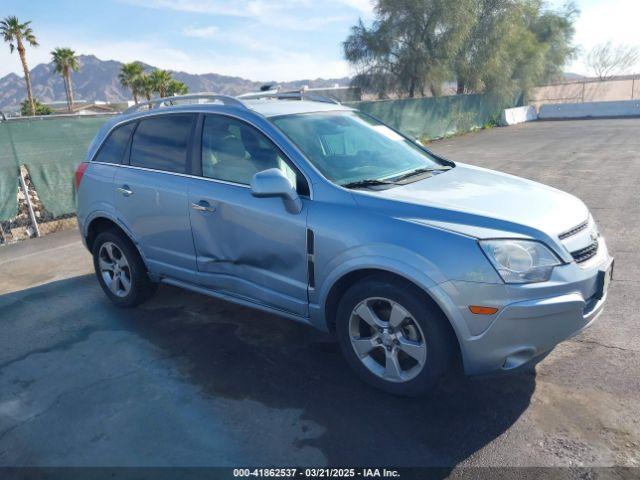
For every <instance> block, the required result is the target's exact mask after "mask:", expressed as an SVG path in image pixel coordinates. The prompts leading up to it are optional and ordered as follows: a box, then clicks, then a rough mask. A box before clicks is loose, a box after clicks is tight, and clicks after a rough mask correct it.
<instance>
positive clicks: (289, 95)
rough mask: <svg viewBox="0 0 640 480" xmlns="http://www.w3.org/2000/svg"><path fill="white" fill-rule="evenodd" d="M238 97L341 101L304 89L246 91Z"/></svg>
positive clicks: (247, 98)
mask: <svg viewBox="0 0 640 480" xmlns="http://www.w3.org/2000/svg"><path fill="white" fill-rule="evenodd" d="M236 98H239V99H242V100H256V99H260V98H274V99H276V100H309V101H312V102H323V103H334V104H336V105H340V102H339V101H338V100H336V99H335V98H331V97H325V96H324V95H316V94H313V93H306V92H305V91H304V90H300V91H294V92H278V91H273V90H271V91H269V90H267V91H265V92H255V93H245V94H243V95H238V96H237V97H236Z"/></svg>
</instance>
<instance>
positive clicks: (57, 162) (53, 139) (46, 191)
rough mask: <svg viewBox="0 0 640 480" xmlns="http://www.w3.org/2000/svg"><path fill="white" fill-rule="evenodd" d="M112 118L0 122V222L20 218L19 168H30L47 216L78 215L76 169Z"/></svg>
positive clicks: (78, 117) (53, 118)
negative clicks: (98, 134) (75, 183)
mask: <svg viewBox="0 0 640 480" xmlns="http://www.w3.org/2000/svg"><path fill="white" fill-rule="evenodd" d="M108 118H109V117H107V116H99V117H82V116H77V117H50V118H47V117H38V118H32V119H20V120H8V121H3V122H0V189H1V190H0V220H8V219H9V218H11V217H13V216H14V215H15V214H16V210H17V201H16V194H17V191H16V189H17V178H18V166H19V165H25V166H26V167H27V170H28V171H29V175H30V177H31V181H32V183H33V187H34V188H35V190H36V192H37V193H38V196H39V198H40V200H41V201H42V203H43V205H44V207H45V208H46V209H47V211H48V212H50V213H51V214H52V215H53V216H54V217H57V216H60V215H64V214H67V213H72V212H74V211H75V190H74V188H73V173H74V169H75V167H76V165H77V164H78V163H80V162H81V161H82V160H83V159H84V156H85V154H86V152H87V148H88V146H89V143H90V142H91V139H92V138H93V137H94V136H95V134H96V133H97V131H98V129H99V128H100V126H101V125H102V124H103V123H104V122H105V121H106V120H107V119H108Z"/></svg>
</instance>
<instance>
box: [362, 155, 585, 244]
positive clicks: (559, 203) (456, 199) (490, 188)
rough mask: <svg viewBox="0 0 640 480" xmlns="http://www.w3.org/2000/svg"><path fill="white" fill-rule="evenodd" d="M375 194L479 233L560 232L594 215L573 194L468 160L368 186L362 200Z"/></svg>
mask: <svg viewBox="0 0 640 480" xmlns="http://www.w3.org/2000/svg"><path fill="white" fill-rule="evenodd" d="M370 195H373V196H375V197H378V198H380V199H383V198H384V199H387V200H394V201H395V202H394V204H395V203H396V202H401V203H402V204H403V205H404V208H403V207H400V209H401V210H403V211H402V213H401V215H402V216H403V217H405V218H411V219H415V220H416V221H420V222H422V223H428V224H432V225H435V226H439V227H443V228H447V229H452V230H456V231H459V232H461V233H465V234H469V235H472V236H476V237H479V238H482V237H484V238H487V237H491V236H496V232H500V233H502V232H509V233H520V234H522V235H526V236H531V235H533V236H535V232H536V231H537V232H544V233H545V234H547V235H549V236H552V237H556V238H557V235H559V234H560V233H562V232H565V231H567V230H569V229H571V228H573V227H575V226H576V225H578V224H580V223H582V222H584V221H585V220H586V219H587V218H588V216H589V211H588V209H587V207H586V206H585V205H584V203H582V201H581V200H579V199H578V198H576V197H574V196H573V195H571V194H568V193H566V192H563V191H561V190H557V189H555V188H552V187H549V186H546V185H542V184H540V183H537V182H533V181H531V180H526V179H524V178H519V177H515V176H513V175H508V174H505V173H500V172H496V171H493V170H487V169H485V168H480V167H475V166H471V165H465V164H462V163H456V167H455V168H453V169H451V170H449V171H446V172H444V173H440V174H437V175H434V176H433V177H429V178H425V179H423V180H420V181H417V182H414V183H410V184H407V185H403V186H400V187H394V188H390V189H387V190H380V191H375V192H370V191H368V192H367V193H366V194H365V195H362V196H360V195H358V198H357V201H358V202H359V203H362V201H364V202H365V203H366V200H364V197H365V196H366V197H369V196H370ZM361 199H362V200H361ZM396 206H399V205H398V204H396ZM399 213H400V212H399Z"/></svg>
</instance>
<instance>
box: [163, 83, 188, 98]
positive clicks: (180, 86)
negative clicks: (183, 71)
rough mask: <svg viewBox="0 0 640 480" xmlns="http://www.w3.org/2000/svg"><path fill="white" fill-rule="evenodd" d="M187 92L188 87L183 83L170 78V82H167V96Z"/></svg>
mask: <svg viewBox="0 0 640 480" xmlns="http://www.w3.org/2000/svg"><path fill="white" fill-rule="evenodd" d="M187 93H189V89H188V88H187V86H186V85H185V84H184V83H182V82H180V81H178V80H171V82H169V86H168V87H167V96H168V97H171V96H172V95H185V94H187Z"/></svg>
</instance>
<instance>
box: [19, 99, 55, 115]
mask: <svg viewBox="0 0 640 480" xmlns="http://www.w3.org/2000/svg"><path fill="white" fill-rule="evenodd" d="M33 104H34V107H35V111H36V112H35V113H36V115H51V114H52V113H53V109H52V108H51V107H49V106H48V105H43V104H42V103H40V102H39V101H37V100H34V101H33ZM20 114H21V115H22V116H24V117H28V116H29V115H31V107H30V105H29V99H27V98H25V99H24V100H23V101H22V103H21V104H20Z"/></svg>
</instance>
